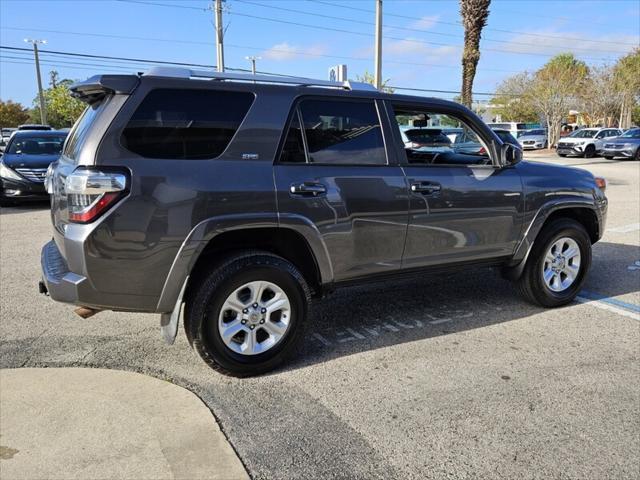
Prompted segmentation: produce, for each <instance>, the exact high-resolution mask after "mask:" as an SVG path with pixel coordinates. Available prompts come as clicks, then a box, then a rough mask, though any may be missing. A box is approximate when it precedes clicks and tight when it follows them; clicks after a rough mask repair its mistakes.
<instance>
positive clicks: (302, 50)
mask: <svg viewBox="0 0 640 480" xmlns="http://www.w3.org/2000/svg"><path fill="white" fill-rule="evenodd" d="M326 52H327V47H326V46H324V45H312V46H309V47H300V46H295V45H289V43H287V42H282V43H277V44H275V45H273V46H272V47H270V48H268V49H267V50H265V51H264V52H263V53H262V57H263V58H267V59H269V60H275V61H277V62H284V61H287V60H295V59H298V58H311V57H317V56H321V55H324V54H326Z"/></svg>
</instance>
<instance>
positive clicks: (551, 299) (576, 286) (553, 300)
mask: <svg viewBox="0 0 640 480" xmlns="http://www.w3.org/2000/svg"><path fill="white" fill-rule="evenodd" d="M563 244H564V245H568V246H569V247H568V248H567V249H566V250H565V251H566V252H567V257H568V256H569V255H570V254H571V252H570V251H569V250H570V248H571V246H573V247H574V248H576V247H577V248H578V249H579V252H578V253H577V256H574V257H571V258H567V259H564V257H563V255H562V254H563V253H564V252H563V251H562V248H563ZM554 246H555V247H556V248H555V251H554ZM556 255H559V256H560V257H562V258H560V259H558V258H554V262H550V261H549V260H550V258H551V257H554V256H556ZM576 258H577V262H576V263H577V265H578V267H577V272H576V273H575V275H574V278H573V280H572V281H571V282H569V281H568V280H567V279H568V278H569V277H568V276H566V275H565V276H564V277H563V275H564V274H563V273H562V272H564V271H565V270H562V271H561V272H560V273H558V274H555V273H554V271H553V270H552V268H555V266H557V267H558V270H559V267H561V266H565V265H566V266H567V270H566V271H568V270H569V269H573V268H574V267H575V264H576V263H574V264H573V265H571V263H572V262H575V259H576ZM572 259H573V260H572ZM556 261H557V262H558V263H557V264H556V263H555V262H556ZM590 266H591V239H590V238H589V234H588V233H587V231H586V230H585V228H584V227H583V226H582V225H581V224H580V223H578V222H576V221H575V220H571V219H568V218H560V219H557V220H554V221H552V222H551V223H549V224H548V225H546V226H545V227H544V228H543V230H542V231H541V232H540V233H539V234H538V238H536V241H535V243H534V244H533V249H532V250H531V253H530V255H529V259H528V260H527V264H526V266H525V269H524V272H523V273H522V276H521V277H520V278H519V279H518V280H517V281H516V286H517V289H518V291H519V292H520V294H521V295H522V296H523V297H524V298H525V299H526V300H528V301H529V302H531V303H533V304H536V305H540V306H543V307H550V308H552V307H559V306H562V305H566V304H567V303H570V302H572V301H573V299H574V298H575V297H576V295H577V294H578V292H579V291H580V289H581V288H582V285H583V283H584V280H585V278H586V274H587V272H588V271H589V268H590ZM548 273H549V274H551V275H554V277H551V278H549V279H548V280H547V278H548V277H545V275H546V274H548ZM556 275H557V277H558V281H557V282H556V281H555V276H556ZM565 283H567V285H566V288H565V286H564V284H565Z"/></svg>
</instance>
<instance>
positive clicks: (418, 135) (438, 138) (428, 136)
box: [404, 129, 451, 145]
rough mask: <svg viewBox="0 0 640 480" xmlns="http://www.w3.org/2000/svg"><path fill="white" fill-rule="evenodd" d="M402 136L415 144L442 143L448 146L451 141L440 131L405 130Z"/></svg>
mask: <svg viewBox="0 0 640 480" xmlns="http://www.w3.org/2000/svg"><path fill="white" fill-rule="evenodd" d="M404 134H405V135H406V136H407V138H408V139H409V141H411V142H415V143H444V144H447V145H449V144H450V143H451V140H449V137H447V136H446V135H444V134H443V133H442V130H426V129H425V130H406V131H405V132H404Z"/></svg>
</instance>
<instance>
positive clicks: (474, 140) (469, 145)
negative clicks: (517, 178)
mask: <svg viewBox="0 0 640 480" xmlns="http://www.w3.org/2000/svg"><path fill="white" fill-rule="evenodd" d="M493 131H494V132H495V133H496V135H498V137H500V140H502V141H503V142H504V143H509V144H511V145H514V146H516V147H518V148H520V144H519V143H518V140H516V139H515V138H514V136H513V135H511V132H510V131H509V130H503V129H500V128H494V129H493ZM452 147H453V150H454V151H455V152H457V153H464V154H468V155H485V154H486V153H487V149H486V147H485V146H484V145H482V143H481V142H480V140H478V137H477V136H476V134H475V133H474V132H473V131H471V130H468V129H467V130H465V131H464V132H463V133H461V134H459V135H457V136H456V140H455V142H453V146H452Z"/></svg>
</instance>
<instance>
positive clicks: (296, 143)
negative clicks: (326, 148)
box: [280, 111, 307, 163]
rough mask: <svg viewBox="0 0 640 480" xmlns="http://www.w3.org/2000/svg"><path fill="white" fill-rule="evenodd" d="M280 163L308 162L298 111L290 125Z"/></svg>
mask: <svg viewBox="0 0 640 480" xmlns="http://www.w3.org/2000/svg"><path fill="white" fill-rule="evenodd" d="M280 161H281V162H286V163H305V162H306V161H307V159H306V156H305V154H304V142H303V141H302V130H301V129H300V119H299V118H298V112H297V111H296V112H295V113H294V115H293V119H292V120H291V124H290V125H289V131H288V132H287V137H286V138H285V140H284V145H283V146H282V153H281V154H280Z"/></svg>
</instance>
